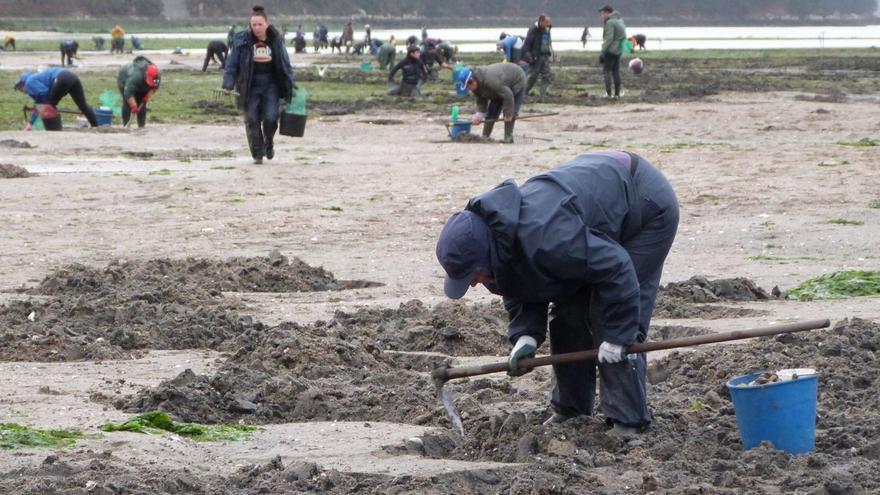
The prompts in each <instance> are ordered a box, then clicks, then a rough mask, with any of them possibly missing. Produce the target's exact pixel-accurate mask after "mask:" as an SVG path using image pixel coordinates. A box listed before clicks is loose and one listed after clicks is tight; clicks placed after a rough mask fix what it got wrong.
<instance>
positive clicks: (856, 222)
mask: <svg viewBox="0 0 880 495" xmlns="http://www.w3.org/2000/svg"><path fill="white" fill-rule="evenodd" d="M825 223H830V224H833V225H865V222H862V221H861V220H847V219H845V218H832V219H831V220H828V221H827V222H825Z"/></svg>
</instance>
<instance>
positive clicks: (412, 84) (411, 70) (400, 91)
mask: <svg viewBox="0 0 880 495" xmlns="http://www.w3.org/2000/svg"><path fill="white" fill-rule="evenodd" d="M397 71H400V72H401V81H400V86H399V87H397V88H395V89H392V90H389V91H388V94H391V95H398V96H418V95H419V87H420V86H421V85H422V83H424V82H425V81H426V80H427V79H428V71H427V70H425V64H423V63H422V58H421V53H420V52H419V47H418V46H416V45H410V46H409V47H408V48H407V49H406V58H404V59H403V60H401V61H400V62H398V63H397V65H395V66H394V68H393V69H391V72H390V73H389V74H388V82H389V83H393V82H394V74H396V73H397Z"/></svg>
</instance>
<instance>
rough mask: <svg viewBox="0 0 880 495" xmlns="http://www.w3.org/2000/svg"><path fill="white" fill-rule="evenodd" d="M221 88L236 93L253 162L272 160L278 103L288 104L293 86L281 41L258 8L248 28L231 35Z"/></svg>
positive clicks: (287, 59)
mask: <svg viewBox="0 0 880 495" xmlns="http://www.w3.org/2000/svg"><path fill="white" fill-rule="evenodd" d="M223 88H224V89H226V90H232V89H233V88H235V89H236V90H238V97H237V98H236V103H237V104H238V106H239V108H241V109H242V110H244V112H245V117H244V119H245V120H244V122H245V132H246V134H247V140H248V147H249V148H250V151H251V156H252V157H253V158H254V163H256V164H259V163H263V157H264V156H265V157H266V158H268V159H269V160H271V159H272V158H274V157H275V146H274V143H273V139H274V138H275V131H277V130H278V119H279V118H280V117H281V114H280V112H279V106H280V100H282V99H283V100H286V101H290V98H291V97H292V95H293V90H294V88H296V84H294V82H293V69H291V68H290V57H289V56H288V55H287V49H286V48H285V47H284V38H282V37H281V32H279V31H278V30H277V29H276V28H275V26H273V25H271V24H269V19H268V17H267V16H266V12H265V11H264V10H263V9H262V7H260V8H257V7H254V10H253V12H252V13H251V19H250V27H249V28H248V29H247V30H245V31H241V32H240V33H238V34H236V35H235V39H234V40H233V44H232V53H230V54H229V60H227V63H226V72H225V73H224V74H223Z"/></svg>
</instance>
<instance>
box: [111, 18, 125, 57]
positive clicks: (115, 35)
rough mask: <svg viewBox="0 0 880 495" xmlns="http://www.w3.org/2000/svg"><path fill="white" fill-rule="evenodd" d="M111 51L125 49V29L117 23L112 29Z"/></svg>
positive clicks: (118, 51) (117, 51)
mask: <svg viewBox="0 0 880 495" xmlns="http://www.w3.org/2000/svg"><path fill="white" fill-rule="evenodd" d="M110 39H111V42H110V53H122V52H123V51H124V49H125V30H124V29H122V26H120V25H119V24H117V25H116V26H114V27H113V29H111V30H110Z"/></svg>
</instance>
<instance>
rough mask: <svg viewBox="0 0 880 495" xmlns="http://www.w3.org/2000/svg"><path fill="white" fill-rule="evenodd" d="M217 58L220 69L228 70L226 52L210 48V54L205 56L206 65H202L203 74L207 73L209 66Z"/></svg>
mask: <svg viewBox="0 0 880 495" xmlns="http://www.w3.org/2000/svg"><path fill="white" fill-rule="evenodd" d="M215 57H216V60H217V61H219V62H220V68H221V69H225V68H226V50H216V49H214V48H211V47H210V46H209V47H208V53H206V54H205V63H204V64H202V72H207V70H208V64H209V63H210V62H211V61H212V60H214V59H215Z"/></svg>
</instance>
